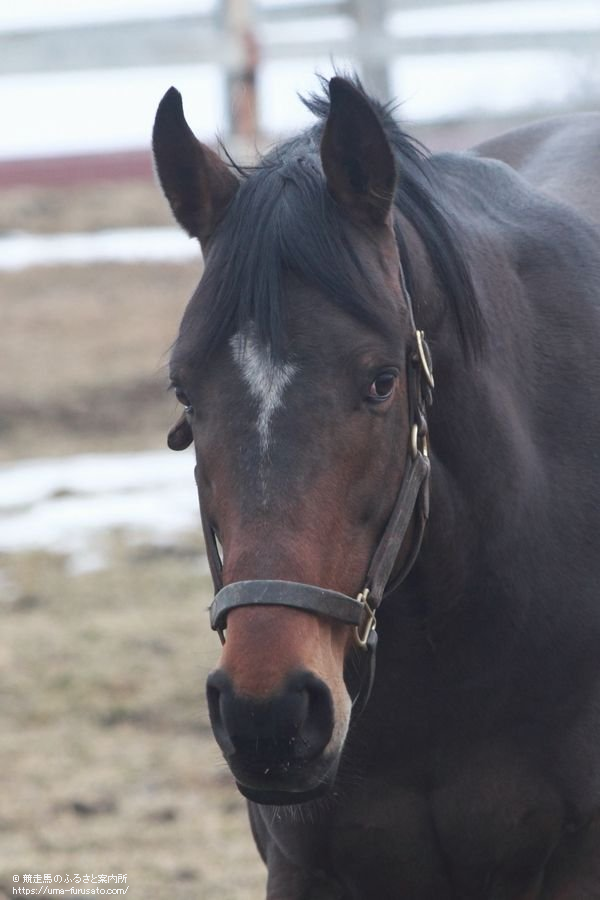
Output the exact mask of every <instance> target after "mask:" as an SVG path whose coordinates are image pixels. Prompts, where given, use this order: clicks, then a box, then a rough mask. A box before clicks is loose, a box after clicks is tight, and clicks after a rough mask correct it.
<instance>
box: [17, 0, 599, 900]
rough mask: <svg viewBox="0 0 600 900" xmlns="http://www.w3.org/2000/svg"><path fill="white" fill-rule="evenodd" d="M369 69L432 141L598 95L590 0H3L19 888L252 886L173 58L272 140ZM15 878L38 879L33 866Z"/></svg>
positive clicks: (250, 891)
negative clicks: (332, 86)
mask: <svg viewBox="0 0 600 900" xmlns="http://www.w3.org/2000/svg"><path fill="white" fill-rule="evenodd" d="M334 65H335V66H338V67H339V68H341V69H346V70H348V69H351V68H352V69H355V70H356V71H357V72H358V73H359V74H360V75H361V77H362V78H363V80H364V82H365V84H366V86H367V87H368V88H369V89H370V90H371V91H372V92H374V93H375V94H377V95H378V96H379V97H381V98H383V99H390V98H393V97H395V98H397V99H398V101H399V102H400V106H399V109H398V114H399V116H400V117H401V119H402V120H403V122H404V124H405V127H406V129H407V130H408V131H409V132H410V133H412V134H414V135H415V136H417V137H418V138H420V139H421V140H422V141H423V142H424V143H425V144H426V145H427V146H429V147H430V148H431V149H433V150H438V149H461V148H466V147H468V146H469V145H471V144H473V143H476V142H477V141H478V140H482V139H484V138H486V137H488V136H490V135H491V134H494V133H498V132H501V131H503V130H506V129H507V128H509V127H511V126H513V125H516V124H519V123H521V122H523V121H527V120H530V119H534V118H539V117H541V116H544V115H551V114H556V113H558V112H565V111H577V110H582V109H592V110H595V109H598V108H600V4H599V3H598V0H571V2H570V3H568V4H565V3H564V0H556V2H555V0H518V2H515V0H479V2H473V3H469V4H466V3H459V2H457V0H285V2H284V0H254V2H250V0H221V2H219V0H212V2H211V0H77V2H75V0H52V2H48V0H19V3H14V4H10V3H8V2H7V3H4V4H2V7H1V8H0V111H1V117H2V125H1V128H0V311H1V318H0V797H2V800H1V803H0V897H3V896H6V897H9V896H12V890H13V887H14V886H15V884H23V877H24V875H25V874H26V873H27V874H33V873H42V874H49V873H51V874H52V877H53V878H54V877H55V876H61V877H62V878H63V880H65V879H66V878H67V876H68V877H73V876H74V875H75V873H79V874H80V875H83V874H89V875H90V876H92V875H93V876H94V877H96V878H97V877H98V875H100V874H112V873H115V874H116V873H127V883H128V884H129V885H130V891H129V896H132V897H134V898H138V897H140V898H142V897H143V898H162V897H177V898H179V897H181V898H200V900H212V898H217V897H218V898H220V900H229V898H231V900H259V898H262V897H263V896H264V871H263V868H262V864H261V863H260V862H259V861H258V858H257V854H256V852H255V850H254V848H253V845H252V841H251V838H250V836H249V832H248V828H247V825H246V817H245V809H244V805H243V803H242V801H241V798H239V796H238V795H237V793H236V791H235V789H234V788H233V786H232V785H231V783H230V779H229V776H228V773H227V771H226V769H225V767H224V765H223V764H222V763H221V762H220V760H219V754H218V752H217V750H216V747H215V745H214V743H213V740H212V737H211V735H210V732H209V728H208V724H207V719H206V714H205V710H204V700H203V683H204V679H205V676H206V673H207V671H208V670H209V669H210V668H211V666H212V665H213V664H214V661H215V660H216V658H217V656H218V641H217V639H216V638H215V637H214V636H213V635H212V634H211V633H210V632H209V629H208V622H207V617H206V614H205V609H206V607H207V606H208V603H209V602H210V586H209V583H208V579H207V569H206V565H205V560H204V556H203V552H202V544H201V537H200V530H199V523H198V517H197V509H196V496H195V489H194V483H193V475H192V470H193V461H192V457H191V454H190V453H189V452H185V453H181V454H173V453H169V452H168V451H167V450H166V449H165V435H166V432H167V430H168V428H169V427H170V425H171V424H172V423H173V422H174V420H175V416H176V410H175V402H174V399H173V398H172V397H171V396H169V395H167V392H166V383H167V379H166V362H167V357H168V348H169V346H170V344H171V342H172V340H173V338H174V336H175V333H176V329H177V325H178V321H179V319H180V316H181V313H182V311H183V308H184V305H185V303H186V301H187V299H188V297H189V296H190V294H191V292H192V290H193V288H194V287H195V285H196V283H197V281H198V278H199V275H200V273H201V265H202V264H201V258H200V254H199V252H198V249H197V246H196V244H195V242H193V241H188V240H187V239H186V238H185V236H184V235H183V234H180V233H179V232H178V231H177V230H176V229H175V228H174V226H173V225H172V222H171V219H170V216H169V214H168V211H167V208H166V204H165V203H164V202H163V200H162V197H161V195H160V192H159V190H158V188H157V186H156V184H155V182H154V177H153V170H152V162H151V157H150V153H149V142H150V133H151V128H152V121H153V117H154V112H155V109H156V106H157V104H158V102H159V100H160V98H161V96H162V94H163V93H164V92H165V90H166V89H167V88H168V87H169V86H170V85H171V84H174V85H175V86H176V87H178V88H179V89H180V90H181V92H182V93H183V96H184V104H185V109H186V114H187V117H188V120H189V122H190V123H191V125H192V126H193V127H194V129H195V130H196V133H197V134H198V136H199V137H201V138H202V139H204V140H207V141H209V142H214V141H215V134H217V133H218V134H219V135H220V136H221V137H222V138H223V139H224V141H225V143H226V145H227V146H228V147H229V149H230V150H231V152H232V153H233V155H234V156H235V157H236V158H237V159H238V160H241V161H242V162H248V161H250V160H252V158H253V157H254V155H255V154H256V152H257V151H260V150H264V149H265V148H267V147H268V146H269V145H270V144H271V143H273V142H274V141H275V140H277V139H279V138H281V137H282V136H285V135H287V134H290V133H291V132H293V131H294V130H297V129H298V128H300V127H303V126H304V125H306V124H308V122H309V116H308V113H307V112H306V110H305V109H304V107H303V106H302V104H301V103H300V101H299V100H298V98H297V96H296V94H297V93H298V92H300V93H303V92H308V91H311V90H315V89H317V87H318V81H317V78H316V74H315V73H317V72H320V73H321V74H323V75H325V76H327V75H331V74H332V71H333V67H334ZM16 877H18V878H19V881H18V882H15V881H14V879H15V878H16Z"/></svg>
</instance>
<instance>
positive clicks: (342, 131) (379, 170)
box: [321, 77, 396, 224]
mask: <svg viewBox="0 0 600 900" xmlns="http://www.w3.org/2000/svg"><path fill="white" fill-rule="evenodd" d="M321 164H322V166H323V171H324V173H325V178H326V179H327V187H328V188H329V192H330V194H331V195H332V196H333V197H334V199H335V200H336V201H337V202H338V203H339V204H340V205H341V206H343V207H344V208H345V209H346V210H347V211H348V212H349V213H350V214H354V215H357V216H359V217H360V218H362V219H365V218H366V219H368V220H370V221H371V222H375V223H378V224H382V223H384V222H386V221H388V219H389V215H390V210H391V208H392V203H393V201H394V193H395V190H396V163H395V161H394V154H393V153H392V148H391V147H390V144H389V141H388V139H387V137H386V134H385V132H384V130H383V125H382V124H381V122H380V120H379V117H378V115H377V113H376V112H375V110H374V109H373V107H372V106H371V103H370V102H369V100H368V99H367V97H366V96H365V95H364V94H363V93H362V91H360V90H359V89H358V88H357V87H355V86H354V85H353V84H351V83H350V82H349V81H347V80H346V79H345V78H339V77H335V78H332V79H331V81H330V82H329V115H328V117H327V122H326V123H325V128H324V130H323V137H322V138H321Z"/></svg>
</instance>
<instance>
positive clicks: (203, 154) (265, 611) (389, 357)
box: [155, 79, 409, 803]
mask: <svg viewBox="0 0 600 900" xmlns="http://www.w3.org/2000/svg"><path fill="white" fill-rule="evenodd" d="M335 82H336V83H335V84H333V85H332V92H331V93H332V97H331V103H332V110H331V113H330V116H329V119H328V121H327V124H326V126H325V130H324V135H323V138H322V143H321V158H322V165H323V169H324V171H325V174H326V181H327V188H328V191H329V194H331V195H332V196H333V197H334V198H335V201H336V202H337V204H338V205H339V207H340V210H341V211H342V214H345V215H346V216H347V219H348V222H347V229H346V235H347V237H348V239H349V240H350V242H351V245H352V251H353V253H354V254H355V255H356V258H357V259H358V260H359V263H360V268H361V270H362V271H363V272H365V273H367V283H368V290H369V291H370V292H371V294H372V296H371V297H370V298H369V300H372V302H373V303H374V304H376V303H378V302H380V303H383V302H387V304H388V306H389V308H390V309H391V310H393V311H394V312H395V316H394V317H393V319H391V322H392V324H391V325H390V329H389V333H387V334H385V335H384V334H383V333H382V332H381V331H378V330H376V329H374V328H371V327H367V326H366V325H365V324H364V322H360V321H359V320H358V319H357V318H356V317H354V316H350V315H348V314H346V313H344V312H342V311H341V310H340V308H339V307H337V306H335V305H334V304H332V303H331V302H330V301H329V299H328V297H327V296H326V295H325V294H323V293H322V292H321V291H320V290H319V289H317V288H315V287H314V286H311V285H309V284H307V283H306V282H305V281H303V280H302V279H301V278H299V277H297V276H296V275H292V274H290V273H289V272H287V273H286V272H284V273H283V288H284V292H285V297H286V320H285V328H284V342H283V348H279V350H278V352H277V353H275V352H274V350H273V347H272V346H271V345H270V344H269V341H268V339H265V337H264V336H262V335H260V334H259V333H258V331H257V329H256V327H255V324H254V322H253V321H252V319H251V318H250V319H247V320H246V321H245V322H244V323H242V324H241V325H239V327H238V328H237V329H231V330H230V333H229V334H228V335H227V337H226V339H225V340H223V341H222V342H221V344H220V345H219V346H218V347H217V348H216V349H215V351H214V353H212V354H211V357H210V362H209V364H207V365H202V364H201V365H198V364H197V362H196V361H195V355H194V350H195V348H196V347H197V343H198V341H199V340H200V339H201V335H199V334H198V329H201V328H202V322H203V321H205V318H204V316H203V313H202V310H203V309H207V308H210V306H211V303H212V299H213V298H211V296H210V295H209V294H210V290H211V285H214V284H217V283H218V281H219V273H218V272H217V273H215V272H213V271H212V268H214V266H219V265H222V264H223V262H222V261H223V258H224V256H226V253H225V252H224V250H225V248H224V247H223V246H222V243H221V244H220V242H222V241H223V240H224V238H223V229H221V228H216V227H215V223H216V221H217V220H218V219H220V218H223V216H225V217H226V216H227V215H231V212H229V213H228V212H227V211H226V210H227V208H228V207H229V208H231V203H232V199H233V197H234V195H235V193H236V191H237V189H238V182H237V179H235V178H233V176H232V175H231V174H230V172H229V170H227V169H226V168H225V167H224V166H223V164H222V163H220V162H219V161H218V160H217V158H216V157H214V155H212V154H211V153H210V151H208V150H207V149H206V148H202V147H201V145H199V144H197V142H195V139H193V137H192V136H191V133H190V132H189V131H186V130H185V129H186V128H187V126H185V120H183V117H182V113H181V111H180V106H178V103H177V99H176V97H174V96H173V94H170V95H167V98H165V101H163V105H162V112H161V111H160V110H159V115H158V117H157V125H156V128H155V152H156V157H157V165H158V171H159V175H160V178H161V182H162V183H163V187H164V188H165V191H166V193H167V196H168V198H169V200H170V202H171V204H172V207H173V209H174V211H175V213H176V215H177V217H178V219H179V221H180V222H181V223H182V224H183V225H184V227H186V228H187V230H188V231H190V232H191V233H193V234H195V235H196V236H198V237H200V239H201V240H202V241H203V243H205V245H206V246H205V249H207V250H208V252H207V260H206V272H205V276H204V279H203V282H201V285H200V288H199V290H198V292H197V293H196V295H195V296H194V298H193V300H192V301H191V303H190V306H189V307H188V310H187V312H186V315H185V317H184V321H183V323H182V328H181V333H180V337H179V340H178V343H177V346H176V349H175V352H174V354H173V359H172V379H173V381H174V384H175V386H176V389H177V391H178V393H179V396H180V398H181V399H182V402H183V403H184V404H185V405H186V406H187V407H188V411H187V415H186V418H185V419H183V420H182V421H181V423H180V424H179V425H178V426H176V429H175V430H174V432H173V436H172V439H171V442H172V444H173V445H174V446H182V445H184V444H186V443H187V442H188V441H189V440H191V438H192V437H193V441H194V444H195V449H196V455H197V469H196V473H197V482H198V490H199V495H200V502H201V506H202V508H203V513H204V516H205V517H206V519H207V521H208V522H209V523H210V526H211V527H212V529H213V530H214V532H215V534H216V535H217V537H218V540H219V543H220V544H221V547H222V555H223V582H224V584H229V583H232V582H239V581H252V580H257V579H269V580H271V579H277V580H282V581H288V582H302V583H304V584H309V585H317V586H320V587H325V588H330V589H332V590H336V591H340V592H342V593H345V594H349V595H351V596H356V594H357V593H358V592H359V591H360V590H361V589H362V588H363V587H364V579H365V574H366V571H367V568H368V565H369V562H370V559H371V556H372V554H373V551H374V548H375V547H376V545H377V542H378V539H379V537H380V535H381V533H382V530H383V528H384V527H385V524H386V521H387V519H388V517H389V514H390V511H391V508H392V506H393V503H394V500H395V497H396V494H397V491H398V488H399V485H400V482H401V479H402V474H403V461H404V458H405V453H406V451H405V448H406V447H407V446H408V442H409V421H408V408H407V396H406V376H405V373H406V358H405V357H406V348H405V343H406V337H405V336H404V337H403V335H406V334H407V333H408V328H407V322H406V311H405V310H404V309H403V307H402V292H401V286H400V283H399V265H398V256H397V249H396V244H395V241H394V237H393V232H392V228H391V225H390V206H391V202H392V197H393V190H394V182H395V171H394V164H393V158H392V155H391V152H390V150H389V147H388V145H387V142H386V140H385V137H384V136H383V132H382V129H381V127H380V126H379V123H378V121H377V120H376V118H375V116H374V115H373V114H372V112H371V110H369V111H368V112H369V115H368V117H367V121H366V122H365V121H361V128H356V124H357V122H356V119H357V118H358V117H359V116H361V115H363V116H364V107H363V105H362V98H361V96H360V94H358V92H356V91H355V89H354V88H351V87H350V86H349V85H348V84H347V83H345V82H341V83H340V80H339V79H336V80H335ZM169 97H170V99H168V98H169ZM165 104H166V105H165ZM177 129H178V133H177ZM174 132H175V138H173V137H172V135H173V133H174ZM359 134H360V135H362V137H361V141H362V142H361V143H360V146H352V144H351V141H350V140H349V137H351V138H352V140H354V141H355V143H356V141H358V140H359V137H358V135H359ZM182 135H183V140H182ZM186 141H187V142H188V143H189V151H188V156H189V159H187V160H186V161H183V160H182V159H181V154H182V152H183V151H182V146H183V145H184V144H185V142H186ZM165 148H166V149H165ZM173 148H175V149H173ZM190 160H193V161H194V167H193V176H190V175H189V172H190V170H191V166H190ZM182 173H183V174H182ZM186 173H187V174H186ZM190 177H191V179H192V183H191V184H190V183H189V178H190ZM186 179H187V181H186ZM191 192H194V196H193V197H192V199H191V200H190V196H191ZM198 204H199V205H198ZM230 250H231V252H234V253H236V252H237V253H243V252H245V250H244V247H243V246H240V247H238V248H236V247H231V248H230ZM211 267H212V268H211ZM203 285H204V287H203ZM357 652H358V653H359V652H361V651H357V650H356V649H355V635H354V629H353V628H352V627H351V626H347V625H344V624H340V623H339V622H336V621H335V620H333V619H329V618H327V617H325V616H320V615H315V614H314V613H313V612H306V611H303V610H301V609H298V608H287V607H284V606H253V607H248V606H246V607H241V608H237V609H233V610H231V611H230V612H229V614H228V618H227V631H226V640H225V643H224V646H223V651H222V655H221V658H220V660H219V663H218V667H217V669H216V670H215V671H214V672H213V673H212V674H211V675H210V676H209V679H208V702H209V710H210V715H211V722H212V725H213V729H214V733H215V736H216V739H217V741H218V743H219V746H220V747H221V749H222V751H223V753H224V755H225V757H226V759H227V761H228V763H229V765H230V767H231V769H232V771H233V773H234V775H235V777H236V779H237V781H238V784H239V785H240V788H241V789H242V791H243V793H245V794H246V795H247V796H249V797H251V798H252V799H255V800H258V801H259V802H275V803H290V802H292V803H293V802H299V801H301V800H303V799H307V798H308V797H310V796H314V795H316V794H318V793H321V792H322V791H323V790H324V789H326V788H327V786H328V784H330V782H331V780H332V778H333V776H334V775H335V772H336V770H337V765H338V761H339V758H340V753H341V750H342V746H343V743H344V739H345V736H346V732H347V729H348V724H349V719H350V712H351V701H350V697H349V694H348V690H347V688H346V684H345V681H344V668H345V665H346V664H347V662H348V658H349V655H350V654H351V653H357Z"/></svg>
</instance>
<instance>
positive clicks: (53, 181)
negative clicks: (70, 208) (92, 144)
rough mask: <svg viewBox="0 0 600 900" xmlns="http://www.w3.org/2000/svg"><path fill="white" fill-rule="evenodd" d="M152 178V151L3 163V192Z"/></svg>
mask: <svg viewBox="0 0 600 900" xmlns="http://www.w3.org/2000/svg"><path fill="white" fill-rule="evenodd" d="M153 177H154V169H153V163H152V156H151V154H150V151H149V150H129V151H123V152H113V153H90V154H84V155H79V156H60V157H58V156H57V157H51V158H48V159H37V158H36V159H13V160H10V159H9V160H2V161H0V189H5V188H9V187H18V186H21V185H29V186H34V187H38V186H39V187H45V186H53V185H74V184H89V183H90V182H94V181H126V180H129V179H132V178H133V179H141V180H148V179H151V178H153Z"/></svg>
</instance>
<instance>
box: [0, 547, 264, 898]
mask: <svg viewBox="0 0 600 900" xmlns="http://www.w3.org/2000/svg"><path fill="white" fill-rule="evenodd" d="M196 556H197V549H196V548H195V547H194V546H193V545H192V544H190V546H189V547H184V548H181V547H180V548H178V552H177V553H173V554H160V555H159V554H156V553H149V552H144V551H140V550H139V549H138V550H136V551H126V550H125V549H124V548H123V547H122V546H120V545H119V544H118V543H116V542H115V544H114V547H113V565H112V567H111V568H110V569H109V570H106V571H104V572H100V573H88V574H84V575H79V576H77V577H73V576H71V575H70V574H69V573H68V572H67V571H66V569H65V567H64V564H63V562H62V561H61V560H60V559H58V558H56V557H47V556H42V555H37V556H35V555H30V556H23V557H12V558H5V559H4V560H2V577H3V590H2V604H1V605H0V617H1V623H0V630H1V632H2V636H3V641H2V651H1V655H0V683H1V685H2V688H1V695H0V702H1V706H2V727H1V729H0V785H1V792H2V809H1V812H0V831H1V832H2V849H1V851H0V896H3V895H6V896H10V890H11V888H12V876H13V875H14V874H21V876H22V875H23V874H24V873H26V872H43V873H46V872H50V873H52V874H63V875H64V874H65V873H74V872H79V873H92V872H93V873H95V874H99V873H106V874H109V873H113V872H115V873H116V872H126V873H127V874H128V883H129V884H130V885H131V891H130V893H129V896H130V897H131V896H133V897H134V898H149V897H152V898H163V897H165V898H166V897H178V898H179V897H180V898H182V900H187V898H196V900H197V898H200V900H213V898H214V900H217V898H218V900H229V898H230V900H257V898H260V897H262V896H263V895H264V889H263V887H262V885H263V884H264V871H263V867H262V863H260V862H259V859H258V855H257V853H256V850H255V849H254V846H253V844H252V840H251V837H250V834H249V829H248V826H247V822H246V814H245V809H244V804H243V802H242V799H241V797H239V795H238V794H237V792H236V791H235V788H234V787H233V785H232V783H231V779H230V777H229V776H228V773H227V772H226V770H225V768H224V765H223V764H222V763H221V762H220V759H219V754H218V751H217V749H216V745H215V743H214V740H213V738H212V735H211V733H210V728H209V726H208V721H207V716H206V711H205V708H204V701H203V683H204V679H205V677H206V673H207V671H208V670H209V668H210V666H211V665H212V664H214V661H215V659H216V656H217V654H218V642H216V641H215V637H214V635H213V634H212V633H211V632H210V631H209V629H208V625H207V622H206V616H205V615H204V609H205V607H206V605H207V603H208V602H209V586H208V584H207V583H206V582H205V581H203V579H202V576H201V575H200V566H199V565H198V564H194V558H195V557H196ZM182 559H185V565H182ZM3 891H4V894H3Z"/></svg>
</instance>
